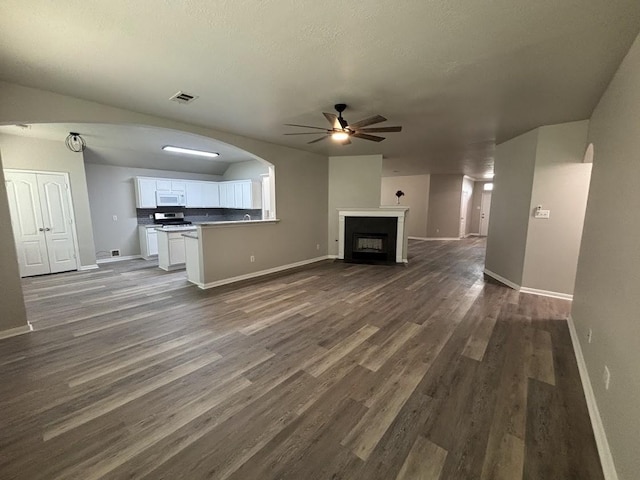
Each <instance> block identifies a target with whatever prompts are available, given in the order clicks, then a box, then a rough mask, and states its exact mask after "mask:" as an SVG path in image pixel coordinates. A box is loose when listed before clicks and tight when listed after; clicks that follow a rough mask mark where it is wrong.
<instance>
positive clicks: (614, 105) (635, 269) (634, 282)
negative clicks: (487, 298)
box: [572, 37, 640, 480]
mask: <svg viewBox="0 0 640 480" xmlns="http://www.w3.org/2000/svg"><path fill="white" fill-rule="evenodd" d="M639 129H640V37H639V38H638V39H636V41H635V43H634V44H633V46H632V47H631V50H630V51H629V54H628V55H627V57H626V58H625V60H624V61H623V62H622V65H621V66H620V69H619V70H618V72H617V74H616V76H615V77H614V79H613V81H612V82H611V84H610V85H609V88H608V89H607V91H606V92H605V94H604V96H603V97H602V99H601V100H600V103H599V104H598V106H597V107H596V109H595V111H594V113H593V117H592V118H591V122H590V126H589V141H590V142H593V145H594V147H595V157H594V162H593V172H592V176H591V188H590V191H589V201H588V204H587V213H586V218H585V223H584V235H583V237H582V247H581V250H580V258H579V262H578V273H577V278H576V287H575V293H574V301H573V311H572V316H573V319H574V321H575V324H576V329H577V331H578V337H579V338H580V342H581V344H582V351H583V353H584V357H585V361H586V364H587V368H588V370H589V375H590V377H591V383H592V385H593V389H594V392H595V397H596V401H597V403H598V409H599V410H600V415H601V417H602V420H603V423H604V427H605V430H606V434H607V438H608V440H609V445H610V447H611V451H612V453H613V458H614V461H615V464H616V467H617V471H618V476H619V478H620V480H632V479H636V478H638V472H640V455H638V446H639V445H640V401H639V399H640V369H639V368H638V364H639V363H640V293H639V292H640V248H639V247H638V243H639V242H638V237H640V194H639V193H638V181H639V179H640V131H639ZM589 329H592V330H593V337H592V342H591V343H590V344H589V343H587V341H586V338H587V334H588V330H589ZM605 365H607V366H608V367H609V370H610V372H611V384H610V387H609V390H605V389H604V385H603V381H602V373H603V370H604V366H605Z"/></svg>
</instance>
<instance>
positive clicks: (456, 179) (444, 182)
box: [427, 175, 462, 238]
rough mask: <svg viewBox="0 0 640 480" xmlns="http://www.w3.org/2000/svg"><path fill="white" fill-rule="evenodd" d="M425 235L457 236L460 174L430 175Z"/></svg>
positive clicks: (439, 236) (434, 236) (458, 227)
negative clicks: (427, 218) (427, 219)
mask: <svg viewBox="0 0 640 480" xmlns="http://www.w3.org/2000/svg"><path fill="white" fill-rule="evenodd" d="M430 177H431V178H430V186H429V213H428V217H429V221H428V222H427V237H430V238H459V236H460V196H461V195H462V175H431V176H430Z"/></svg>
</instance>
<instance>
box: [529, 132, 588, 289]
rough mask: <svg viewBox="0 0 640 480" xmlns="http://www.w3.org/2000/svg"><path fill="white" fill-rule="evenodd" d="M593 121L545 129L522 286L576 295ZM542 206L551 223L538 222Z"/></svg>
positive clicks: (538, 155) (540, 141) (540, 142)
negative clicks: (587, 152) (536, 215)
mask: <svg viewBox="0 0 640 480" xmlns="http://www.w3.org/2000/svg"><path fill="white" fill-rule="evenodd" d="M588 126H589V121H588V120H584V121H582V122H571V123H563V124H561V125H551V126H546V127H541V128H540V129H539V133H538V145H537V150H536V166H535V173H534V176H533V189H532V192H531V202H530V205H529V227H528V229H527V249H526V253H525V259H524V269H523V277H522V286H523V287H528V288H534V289H539V290H548V291H551V292H558V293H565V294H568V295H571V294H572V293H573V287H574V284H575V276H576V268H577V265H578V253H579V251H580V239H581V237H582V226H583V224H584V214H585V210H586V207H587V195H588V193H589V180H590V178H591V165H592V164H590V163H583V159H584V152H585V149H586V145H587V129H588ZM537 205H542V207H543V208H544V209H548V210H551V216H550V218H549V219H538V218H534V216H533V210H534V209H535V208H536V206H537Z"/></svg>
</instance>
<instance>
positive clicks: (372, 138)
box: [351, 133, 384, 142]
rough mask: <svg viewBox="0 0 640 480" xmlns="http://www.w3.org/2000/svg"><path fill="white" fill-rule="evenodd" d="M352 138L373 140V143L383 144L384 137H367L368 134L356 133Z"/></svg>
mask: <svg viewBox="0 0 640 480" xmlns="http://www.w3.org/2000/svg"><path fill="white" fill-rule="evenodd" d="M351 136H352V137H356V138H362V139H363V140H371V141H372V142H381V141H383V140H384V137H377V136H375V135H367V134H366V133H354V134H353V135H351Z"/></svg>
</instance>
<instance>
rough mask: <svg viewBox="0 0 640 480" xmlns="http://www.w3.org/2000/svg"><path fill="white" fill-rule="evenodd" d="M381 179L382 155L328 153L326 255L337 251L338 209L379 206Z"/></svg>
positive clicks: (277, 179) (277, 178) (278, 177)
mask: <svg viewBox="0 0 640 480" xmlns="http://www.w3.org/2000/svg"><path fill="white" fill-rule="evenodd" d="M279 175H280V174H279V172H278V174H277V177H276V185H277V184H278V182H279V181H280V176H279ZM381 179H382V155H358V156H344V157H329V202H328V203H329V208H328V210H329V215H328V219H329V228H328V230H329V232H328V242H329V255H337V254H338V209H339V208H350V207H367V208H377V207H379V206H380V182H381ZM325 205H326V203H325ZM279 211H280V200H278V212H279ZM278 215H279V214H278Z"/></svg>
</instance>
